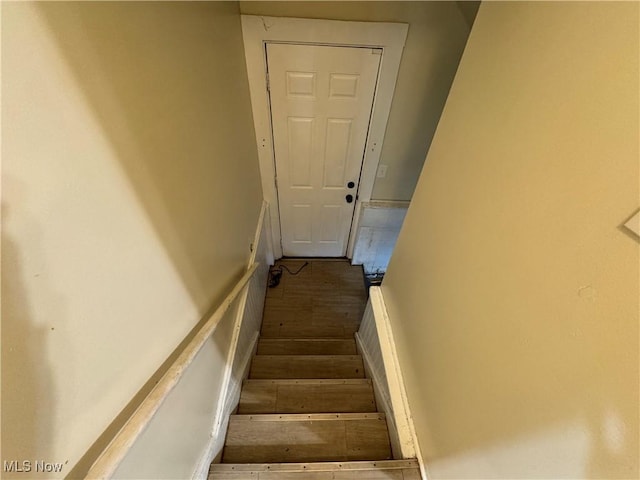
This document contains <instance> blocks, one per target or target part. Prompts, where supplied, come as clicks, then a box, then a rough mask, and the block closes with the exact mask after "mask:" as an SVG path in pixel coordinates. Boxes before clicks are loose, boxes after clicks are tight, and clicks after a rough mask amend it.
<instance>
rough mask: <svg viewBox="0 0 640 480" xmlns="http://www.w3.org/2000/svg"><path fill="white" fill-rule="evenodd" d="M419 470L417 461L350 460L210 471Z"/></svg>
mask: <svg viewBox="0 0 640 480" xmlns="http://www.w3.org/2000/svg"><path fill="white" fill-rule="evenodd" d="M409 468H420V464H419V463H418V460H417V459H413V458H412V459H399V460H350V461H345V462H335V461H334V462H292V463H213V464H211V468H210V471H215V472H218V473H221V472H250V471H269V472H297V471H305V472H322V471H341V470H347V471H349V470H351V471H353V470H356V471H357V470H401V469H409Z"/></svg>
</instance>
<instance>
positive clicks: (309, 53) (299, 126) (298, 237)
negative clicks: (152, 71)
mask: <svg viewBox="0 0 640 480" xmlns="http://www.w3.org/2000/svg"><path fill="white" fill-rule="evenodd" d="M380 54H381V50H380V49H371V48H355V47H328V46H317V45H291V44H268V45H267V66H268V71H269V85H270V100H271V119H272V126H273V141H274V151H275V157H276V158H275V163H276V176H277V188H278V205H279V209H280V225H281V230H282V249H283V254H284V255H286V256H292V257H342V256H345V254H346V249H347V241H348V238H349V230H350V228H351V220H352V217H353V210H354V207H355V198H356V193H357V191H358V182H359V180H360V169H361V166H362V159H363V156H364V148H365V143H366V140H367V130H368V127H369V118H370V116H371V109H372V105H373V96H374V92H375V87H376V79H377V75H378V67H379V64H380V58H381V56H380Z"/></svg>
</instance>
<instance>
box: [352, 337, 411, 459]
mask: <svg viewBox="0 0 640 480" xmlns="http://www.w3.org/2000/svg"><path fill="white" fill-rule="evenodd" d="M356 347H357V349H358V353H359V354H360V355H362V360H363V363H364V371H365V374H366V376H367V378H370V379H371V381H372V382H373V393H374V395H375V399H376V405H377V407H378V410H382V411H383V412H384V414H385V416H386V418H387V427H388V429H389V440H390V441H391V453H392V454H393V458H394V459H396V460H399V459H402V449H401V448H400V439H399V438H398V429H397V428H396V422H395V418H394V414H393V408H391V400H390V398H389V392H388V391H389V387H388V386H387V381H386V378H383V377H382V376H381V375H380V370H379V369H377V368H376V366H375V361H374V360H373V353H372V352H370V351H369V349H368V347H367V344H366V342H364V341H363V340H362V338H361V336H360V335H359V333H358V332H356Z"/></svg>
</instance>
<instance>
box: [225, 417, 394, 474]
mask: <svg viewBox="0 0 640 480" xmlns="http://www.w3.org/2000/svg"><path fill="white" fill-rule="evenodd" d="M386 459H391V448H390V445H389V434H388V431H387V422H386V419H385V416H384V414H382V413H344V414H343V413H340V414H286V415H232V416H231V417H230V420H229V428H228V431H227V439H226V442H225V446H224V450H223V453H222V462H223V463H271V462H278V463H279V462H322V461H351V460H386Z"/></svg>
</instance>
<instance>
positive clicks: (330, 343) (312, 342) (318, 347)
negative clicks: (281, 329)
mask: <svg viewBox="0 0 640 480" xmlns="http://www.w3.org/2000/svg"><path fill="white" fill-rule="evenodd" d="M357 353H358V352H357V350H356V341H355V339H353V338H261V339H260V340H259V341H258V355H356V354H357Z"/></svg>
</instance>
